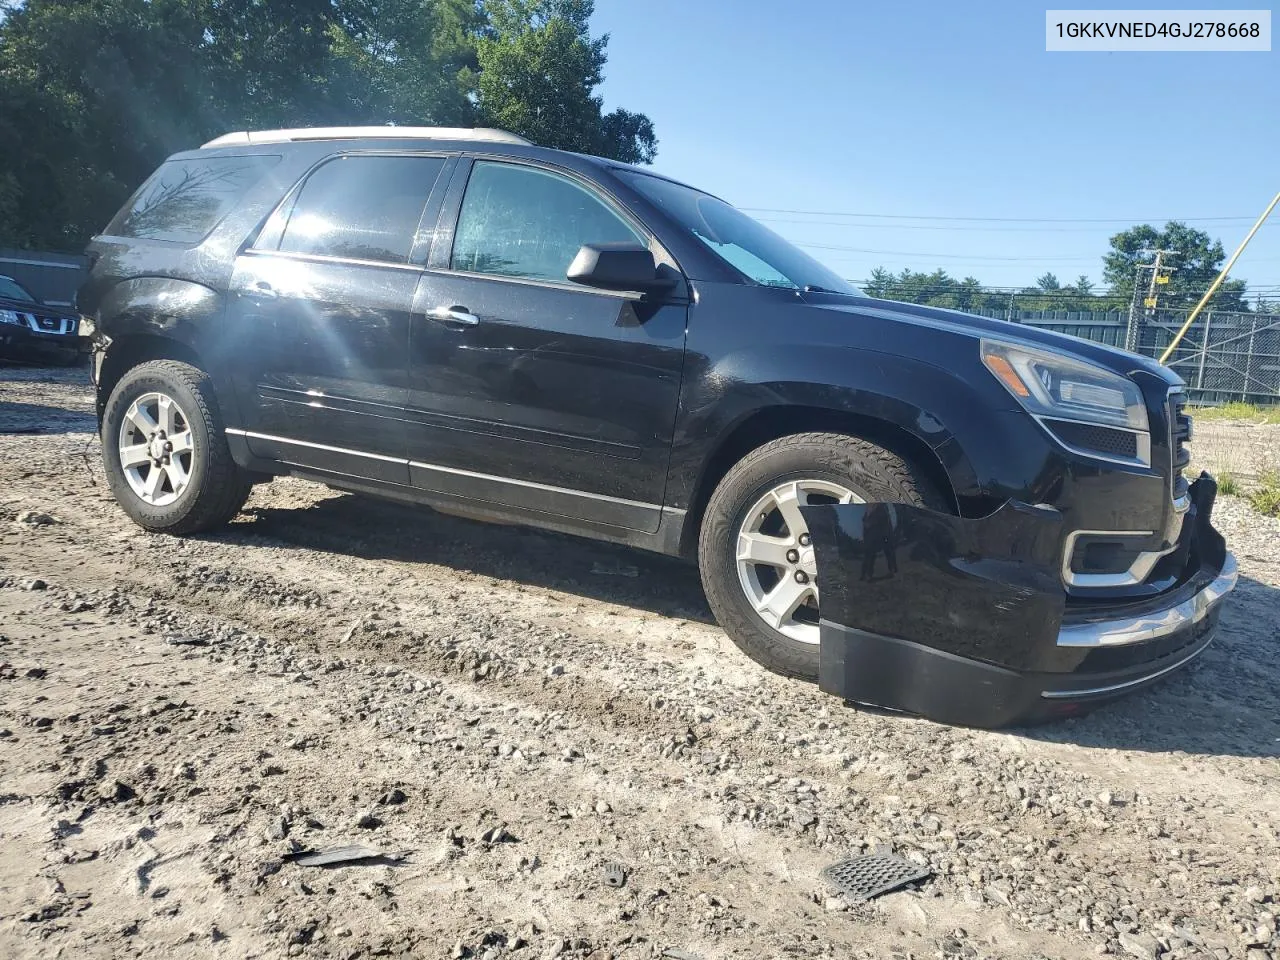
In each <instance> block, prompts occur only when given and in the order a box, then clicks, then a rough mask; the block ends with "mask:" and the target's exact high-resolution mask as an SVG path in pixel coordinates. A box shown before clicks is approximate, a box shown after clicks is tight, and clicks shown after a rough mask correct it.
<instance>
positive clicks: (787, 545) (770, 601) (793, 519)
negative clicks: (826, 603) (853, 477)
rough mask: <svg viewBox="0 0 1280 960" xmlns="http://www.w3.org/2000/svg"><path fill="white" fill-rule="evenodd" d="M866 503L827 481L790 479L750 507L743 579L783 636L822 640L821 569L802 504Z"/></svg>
mask: <svg viewBox="0 0 1280 960" xmlns="http://www.w3.org/2000/svg"><path fill="white" fill-rule="evenodd" d="M862 502H864V501H863V499H862V498H861V497H859V496H858V495H857V494H856V493H854V492H853V491H852V490H850V489H848V488H847V487H843V486H841V485H840V484H838V483H831V482H829V481H827V480H788V481H786V482H785V483H780V484H778V486H776V487H774V488H773V489H772V490H770V491H769V492H768V493H766V494H765V495H764V496H763V497H761V498H760V499H759V500H758V501H757V502H756V504H755V505H754V506H753V507H752V508H751V509H750V510H748V511H747V513H746V516H745V518H744V519H743V521H742V524H741V526H740V527H739V529H738V537H737V544H736V557H737V567H738V580H739V582H740V583H741V584H742V590H743V592H744V593H745V594H746V597H747V601H748V602H749V603H750V604H751V606H752V608H753V609H754V610H755V612H756V615H757V616H759V617H760V619H762V620H763V621H764V622H765V623H766V624H768V625H769V626H770V627H772V628H773V629H774V630H777V631H778V632H779V633H781V634H782V635H783V636H786V637H788V638H790V639H792V640H796V641H799V642H800V643H813V644H816V643H817V642H818V579H817V577H818V568H817V563H816V561H815V560H814V554H813V543H812V540H811V538H810V537H809V528H808V527H807V526H806V525H805V522H804V517H803V516H801V514H800V507H802V506H817V505H819V504H830V503H862Z"/></svg>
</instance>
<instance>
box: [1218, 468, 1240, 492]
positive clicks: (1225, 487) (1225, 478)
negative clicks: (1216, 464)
mask: <svg viewBox="0 0 1280 960" xmlns="http://www.w3.org/2000/svg"><path fill="white" fill-rule="evenodd" d="M1217 481H1218V493H1220V494H1222V495H1223V496H1224V497H1238V496H1240V481H1239V480H1237V479H1236V477H1235V474H1233V473H1225V472H1224V473H1223V474H1222V475H1221V476H1220V477H1218V478H1217Z"/></svg>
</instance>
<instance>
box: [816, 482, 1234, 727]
mask: <svg viewBox="0 0 1280 960" xmlns="http://www.w3.org/2000/svg"><path fill="white" fill-rule="evenodd" d="M1216 496H1217V485H1216V484H1215V483H1214V481H1213V479H1212V478H1211V477H1210V476H1208V475H1207V474H1205V475H1202V476H1201V478H1200V479H1199V480H1197V481H1196V482H1195V483H1194V484H1192V486H1191V499H1192V506H1191V508H1190V510H1191V511H1192V512H1190V513H1189V514H1188V515H1187V518H1186V522H1187V523H1188V524H1190V525H1191V526H1190V528H1189V538H1188V544H1187V552H1186V555H1187V564H1186V567H1185V569H1184V574H1183V576H1182V577H1181V578H1180V579H1179V583H1178V585H1177V586H1175V587H1173V588H1172V589H1170V590H1168V591H1166V592H1165V593H1163V594H1160V595H1159V596H1156V597H1152V598H1150V599H1146V600H1142V601H1128V602H1125V603H1115V604H1110V605H1106V604H1099V603H1092V604H1088V605H1068V603H1067V595H1066V591H1065V589H1064V586H1063V583H1062V578H1061V569H1062V550H1063V544H1064V539H1065V536H1066V534H1067V533H1068V532H1069V531H1066V530H1064V524H1063V518H1062V515H1061V514H1060V513H1059V512H1058V511H1057V510H1055V509H1053V508H1051V507H1044V506H1035V507H1033V506H1029V505H1027V504H1023V503H1018V502H1015V501H1010V502H1008V503H1006V504H1005V505H1004V506H1002V507H1001V508H1000V509H998V510H997V511H996V512H995V513H992V514H990V515H989V516H986V517H982V518H979V519H966V518H963V517H954V516H950V515H947V514H942V513H937V512H935V511H932V510H927V509H925V508H923V507H911V506H906V505H903V504H887V503H874V504H832V505H823V506H812V507H804V508H802V510H803V512H804V514H805V519H806V521H807V522H808V525H809V532H810V535H811V536H812V537H813V543H814V547H815V550H816V553H817V559H818V587H819V591H820V593H821V596H822V606H821V612H822V621H821V640H822V643H821V651H820V669H819V685H820V687H821V688H822V689H823V690H825V691H827V692H828V693H833V694H836V695H837V696H840V697H843V698H844V699H846V700H852V701H855V702H858V703H866V704H872V705H875V706H880V707H887V708H890V709H894V710H903V711H907V712H910V713H916V714H920V715H922V716H926V717H929V718H931V719H934V720H939V721H941V722H944V723H958V724H965V725H970V726H982V727H998V726H1005V725H1008V724H1013V723H1026V722H1035V721H1039V720H1046V719H1051V718H1053V717H1060V716H1066V715H1070V714H1072V713H1078V712H1081V711H1083V710H1084V709H1086V708H1087V707H1088V706H1091V705H1093V704H1095V703H1098V702H1101V701H1105V700H1108V699H1111V698H1114V697H1117V696H1121V695H1123V694H1126V693H1129V692H1132V691H1134V690H1137V689H1139V688H1141V687H1143V686H1145V685H1147V684H1149V683H1153V682H1155V681H1157V680H1159V679H1160V678H1161V677H1164V676H1167V675H1168V674H1170V673H1172V672H1173V671H1175V670H1177V669H1178V668H1179V667H1182V666H1185V665H1186V664H1188V663H1189V662H1190V661H1191V660H1193V659H1194V658H1195V657H1196V656H1197V655H1198V654H1199V653H1200V652H1201V651H1202V650H1204V648H1205V647H1207V646H1208V645H1209V643H1210V642H1211V641H1212V639H1213V633H1214V629H1215V627H1216V625H1217V620H1218V608H1219V604H1220V602H1221V601H1222V599H1223V597H1225V596H1226V594H1227V593H1228V592H1230V591H1231V589H1232V588H1233V587H1234V586H1235V582H1236V563H1235V559H1234V558H1233V557H1232V556H1231V555H1230V554H1229V553H1228V552H1227V550H1226V544H1225V542H1224V541H1223V539H1222V536H1221V535H1220V534H1219V533H1218V532H1217V531H1216V530H1214V529H1213V526H1212V524H1211V522H1210V519H1211V515H1212V511H1213V502H1214V499H1215V498H1216Z"/></svg>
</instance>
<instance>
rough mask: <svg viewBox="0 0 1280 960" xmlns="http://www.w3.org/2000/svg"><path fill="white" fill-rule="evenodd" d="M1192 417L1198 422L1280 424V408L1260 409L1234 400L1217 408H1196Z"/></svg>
mask: <svg viewBox="0 0 1280 960" xmlns="http://www.w3.org/2000/svg"><path fill="white" fill-rule="evenodd" d="M1191 415H1192V416H1193V417H1195V418H1196V419H1197V420H1245V421H1247V422H1249V423H1280V406H1276V407H1260V406H1258V405H1257V404H1254V403H1241V402H1240V401H1238V400H1233V401H1232V402H1231V403H1224V404H1222V405H1220V406H1217V407H1196V408H1195V409H1193V410H1192V411H1191Z"/></svg>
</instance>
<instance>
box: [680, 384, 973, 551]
mask: <svg viewBox="0 0 1280 960" xmlns="http://www.w3.org/2000/svg"><path fill="white" fill-rule="evenodd" d="M797 433H842V434H845V435H847V436H851V437H858V438H860V439H862V440H867V441H870V442H871V443H874V444H877V445H879V446H881V447H884V448H885V449H886V450H889V451H890V452H892V453H895V454H897V455H898V456H900V457H902V458H903V459H904V460H906V461H907V462H908V463H911V464H912V465H914V466H916V467H917V468H919V469H920V470H921V471H922V472H923V474H924V476H925V479H926V480H928V481H929V482H930V483H931V484H933V485H934V486H935V487H936V488H937V489H938V491H939V492H940V493H941V494H942V495H943V496H944V497H945V498H946V500H947V502H948V504H949V506H950V508H951V510H952V511H953V512H956V513H959V512H960V510H959V504H958V500H957V495H956V489H955V485H954V484H953V483H952V480H951V476H950V475H949V473H948V471H947V469H946V467H945V466H944V465H943V463H942V460H941V459H939V457H938V454H937V452H936V451H935V450H934V449H933V448H932V447H930V446H929V444H927V443H926V442H925V441H924V440H922V439H920V437H918V436H916V435H915V434H913V433H911V432H910V431H909V430H907V429H906V428H905V427H903V426H901V425H899V424H897V423H894V422H892V421H890V420H886V419H883V418H881V417H876V416H873V415H870V414H865V413H859V412H853V411H849V410H836V409H832V408H830V407H820V406H810V405H805V404H786V405H782V406H773V407H764V408H761V409H757V410H755V411H753V412H751V413H749V414H748V415H746V416H745V417H743V418H741V419H740V420H739V421H738V422H737V423H736V424H735V425H734V426H733V427H732V428H731V429H729V430H728V431H727V432H726V434H725V435H724V436H723V437H722V438H721V439H720V441H719V442H718V443H717V444H716V446H715V448H714V449H713V451H712V453H711V454H710V456H708V457H707V458H706V460H705V462H704V465H703V468H702V472H701V474H700V476H699V477H698V480H697V482H696V485H695V487H694V494H693V497H692V498H691V500H690V503H689V508H688V512H687V514H686V517H685V524H684V528H683V529H682V531H681V535H680V553H681V554H682V555H684V556H692V554H693V553H694V551H695V550H696V547H697V542H698V531H699V530H700V529H701V527H702V518H703V515H704V513H705V511H706V508H707V503H708V502H709V501H710V499H711V494H712V493H713V492H714V491H715V489H716V487H717V486H718V485H719V483H720V481H721V480H723V479H724V476H725V474H727V473H728V472H729V470H730V469H731V468H732V467H733V465H734V464H736V463H737V462H739V461H740V460H741V459H742V458H743V457H745V456H746V455H747V454H748V453H750V452H751V451H752V450H755V449H757V448H758V447H762V446H764V445H765V444H766V443H769V442H770V441H772V440H777V439H779V438H780V437H786V436H790V435H792V434H797Z"/></svg>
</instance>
